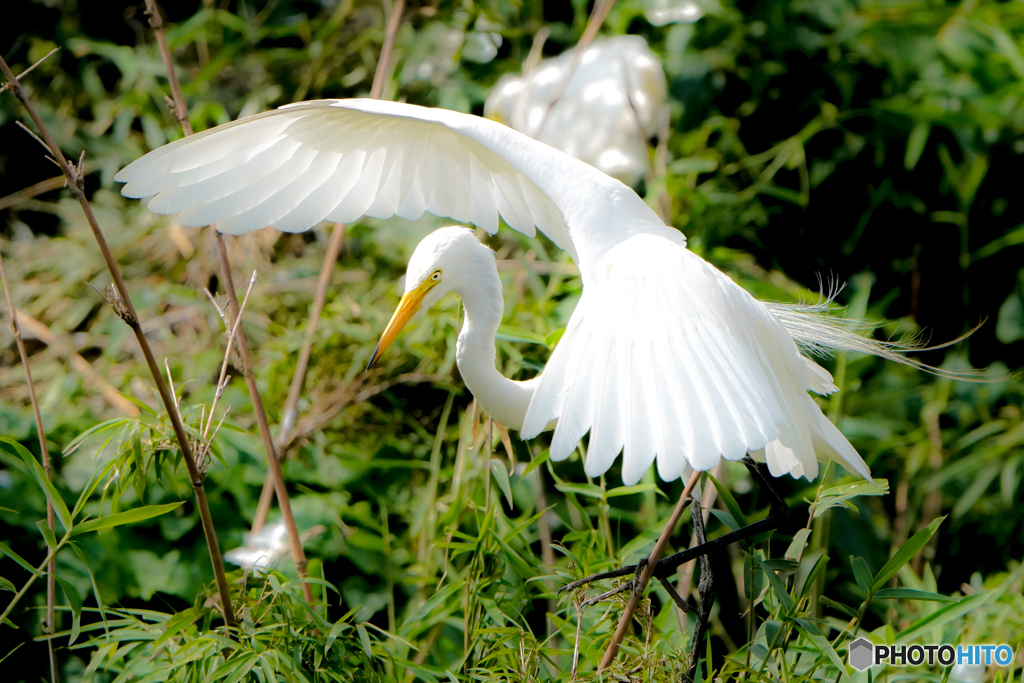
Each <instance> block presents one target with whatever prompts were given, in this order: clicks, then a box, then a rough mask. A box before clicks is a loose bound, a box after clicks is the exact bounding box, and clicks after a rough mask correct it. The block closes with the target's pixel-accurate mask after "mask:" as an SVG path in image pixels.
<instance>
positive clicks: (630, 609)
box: [597, 0, 702, 671]
mask: <svg viewBox="0 0 1024 683" xmlns="http://www.w3.org/2000/svg"><path fill="white" fill-rule="evenodd" d="M609 1H610V0H609ZM701 474H702V472H700V471H696V472H694V473H693V475H692V476H691V477H690V481H688V482H686V487H685V488H683V492H682V494H680V496H679V502H678V503H676V509H675V510H673V511H672V516H671V517H669V520H668V524H666V525H665V529H664V530H663V531H662V532H661V536H660V537H659V538H658V542H657V543H655V544H654V550H652V551H651V556H650V557H648V558H647V564H646V565H645V566H644V570H643V571H642V572H640V579H639V580H638V581H637V585H635V586H633V590H632V591H631V592H630V594H629V602H628V603H626V609H625V610H624V611H623V612H622V618H621V619H619V625H618V627H617V628H616V629H615V635H613V636H612V642H610V643H608V649H607V650H605V651H604V658H602V659H601V665H600V666H598V667H597V670H598V671H603V670H605V669H607V668H608V667H609V666H610V665H611V663H612V662H614V661H615V655H617V654H618V653H619V644H620V643H622V639H623V637H625V635H626V629H627V628H628V627H629V622H630V621H632V619H633V614H634V613H635V612H636V608H637V606H639V604H640V597H641V596H642V595H643V594H644V589H645V588H647V584H648V583H649V582H650V580H651V577H652V576H653V575H654V567H655V566H656V565H657V564H658V560H660V559H661V555H662V553H663V552H665V546H666V545H668V539H670V538H671V537H672V532H673V531H675V528H676V525H677V524H679V518H680V517H682V516H683V511H684V510H686V508H687V507H689V505H690V503H691V502H692V501H693V498H691V497H690V494H691V493H692V492H693V487H694V486H696V485H697V482H698V481H700V475H701Z"/></svg>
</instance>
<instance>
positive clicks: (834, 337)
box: [763, 294, 1001, 382]
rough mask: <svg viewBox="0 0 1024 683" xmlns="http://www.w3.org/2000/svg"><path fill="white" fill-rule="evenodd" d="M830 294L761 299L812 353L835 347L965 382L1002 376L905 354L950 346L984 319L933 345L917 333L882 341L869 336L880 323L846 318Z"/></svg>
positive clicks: (824, 352)
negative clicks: (794, 300)
mask: <svg viewBox="0 0 1024 683" xmlns="http://www.w3.org/2000/svg"><path fill="white" fill-rule="evenodd" d="M833 297H834V294H832V295H831V296H829V297H828V298H826V299H824V300H823V301H821V302H819V303H814V304H808V303H798V304H786V303H777V302H767V301H765V302H763V303H764V305H765V306H766V307H767V308H768V310H769V311H771V312H772V314H774V315H775V316H776V317H777V318H778V319H779V320H780V321H781V322H782V324H783V325H785V326H786V329H787V330H789V333H790V335H792V337H793V340H794V341H796V343H797V344H798V345H799V346H800V347H801V348H802V349H803V350H804V351H806V352H807V353H810V354H812V355H817V356H830V355H831V354H832V353H835V352H837V351H838V352H853V353H864V354H868V355H871V356H878V357H879V358H884V359H886V360H890V361H892V362H894V363H899V364H901V365H907V366H910V367H912V368H916V369H918V370H921V371H923V372H927V373H930V374H933V375H938V376H939V377H946V378H948V379H955V380H961V381H966V382H985V381H994V380H997V379H1001V377H992V376H990V375H989V374H987V373H985V372H984V371H981V370H947V369H944V368H937V367H934V366H931V365H927V364H925V363H922V362H921V361H919V360H916V359H914V358H909V357H907V356H906V355H904V354H906V353H910V352H921V351H933V350H935V349H942V348H946V347H948V346H952V345H954V344H956V343H958V342H961V341H963V340H964V339H966V338H967V337H969V336H971V335H972V334H974V332H975V330H977V329H978V328H979V327H981V326H982V325H983V324H984V321H982V322H980V323H978V325H977V326H975V327H974V328H973V329H971V330H969V331H968V332H965V333H964V334H962V335H960V336H959V337H957V338H956V339H953V340H952V341H948V342H946V343H944V344H937V345H935V346H927V345H926V344H925V343H924V342H923V341H922V340H921V338H920V337H918V336H906V337H903V338H902V339H899V340H896V341H893V340H888V341H881V340H878V339H873V338H872V337H871V334H872V333H873V332H874V331H875V330H877V329H878V328H879V327H880V326H881V323H875V322H871V321H867V320H849V319H847V318H844V317H842V316H841V315H837V314H836V312H835V311H834V310H833V309H831V308H830V307H829V304H830V303H831V302H832V298H833Z"/></svg>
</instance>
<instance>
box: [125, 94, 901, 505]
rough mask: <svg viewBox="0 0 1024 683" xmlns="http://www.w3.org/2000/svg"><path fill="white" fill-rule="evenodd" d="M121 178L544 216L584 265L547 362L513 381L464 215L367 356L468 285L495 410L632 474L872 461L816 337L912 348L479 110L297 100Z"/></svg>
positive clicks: (293, 210)
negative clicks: (758, 282)
mask: <svg viewBox="0 0 1024 683" xmlns="http://www.w3.org/2000/svg"><path fill="white" fill-rule="evenodd" d="M116 180H118V181H120V182H125V183H127V185H125V187H124V188H123V190H122V192H123V193H124V194H125V195H126V196H128V197H139V198H143V197H152V199H150V200H149V203H148V207H149V209H150V210H152V211H155V212H157V213H163V214H175V213H180V216H179V217H178V220H179V222H180V223H182V224H183V225H186V226H204V225H209V224H211V223H216V224H217V228H218V229H219V230H221V231H223V232H227V233H231V234H241V233H245V232H249V231H252V230H257V229H259V228H262V227H264V226H268V225H272V226H274V227H276V228H277V229H279V230H284V231H289V232H298V231H303V230H308V229H310V228H311V227H313V226H315V225H316V224H318V223H319V222H320V221H323V220H329V221H338V222H346V223H347V222H353V221H355V220H357V219H358V218H359V217H361V216H364V215H366V216H374V217H378V218H387V217H390V216H394V215H397V216H401V217H404V218H408V219H415V218H418V217H419V216H421V215H422V214H423V212H424V211H429V212H431V213H434V214H437V215H440V216H447V217H452V218H454V219H456V220H458V221H460V222H472V223H474V224H476V225H477V226H479V227H480V228H483V229H484V230H486V231H487V232H489V233H492V234H493V233H495V232H496V231H497V229H498V224H499V215H500V216H501V218H503V219H504V220H505V222H506V223H507V224H508V225H509V226H511V227H512V228H514V229H516V230H518V231H520V232H522V233H525V234H527V235H530V236H533V235H534V233H535V228H539V229H540V230H541V231H542V232H543V233H544V234H545V235H547V236H548V237H549V238H550V239H551V240H552V241H553V242H554V243H555V244H556V245H558V246H559V247H561V248H563V249H566V250H567V251H568V252H569V254H570V255H571V257H572V258H573V260H575V261H576V263H577V265H578V266H579V269H580V274H581V278H582V281H583V295H582V297H581V299H580V301H579V304H578V305H577V307H576V309H575V311H574V313H573V315H572V318H571V320H570V322H569V324H568V327H567V328H566V331H565V333H564V335H563V336H562V338H561V340H560V341H559V343H558V345H557V347H556V348H555V350H554V352H553V353H552V355H551V357H550V360H549V361H548V364H547V366H546V367H545V368H544V371H543V372H542V373H541V374H540V375H538V376H537V377H535V378H533V379H531V380H528V381H525V382H516V381H512V380H509V379H506V378H505V377H503V376H501V375H500V374H499V373H498V371H497V370H496V369H495V347H494V334H495V331H496V330H497V328H498V325H499V324H500V322H501V317H502V311H503V301H502V293H501V282H500V280H499V278H498V273H497V268H496V263H495V260H494V256H493V253H492V252H491V251H490V250H489V249H488V248H487V247H485V246H484V245H482V244H480V243H479V242H478V241H477V240H476V239H475V238H474V237H473V233H472V232H471V231H469V230H466V229H464V228H461V227H454V228H442V229H441V230H438V231H435V232H434V233H432V234H430V235H428V236H427V237H426V238H425V239H424V240H423V241H422V242H421V243H420V245H419V246H418V247H417V248H416V250H415V253H414V254H413V256H412V258H411V259H410V263H409V270H408V273H407V276H406V285H405V287H406V291H405V295H404V296H403V297H402V301H401V304H400V305H399V307H398V310H397V311H396V312H395V315H394V317H393V318H392V320H391V323H390V324H389V325H388V328H387V330H386V331H385V333H384V335H383V337H382V338H381V342H380V344H379V345H378V348H377V350H376V351H375V352H374V354H373V358H372V359H371V363H372V362H373V360H376V358H378V357H379V356H380V354H381V353H383V352H384V350H385V349H386V348H387V346H388V344H390V343H391V341H392V340H393V339H394V338H395V336H396V335H397V334H398V332H399V331H400V330H401V328H402V326H403V325H404V324H405V323H406V322H407V321H408V320H409V319H410V318H411V317H412V316H413V315H414V314H415V313H416V312H417V311H418V310H420V309H421V308H427V307H429V306H431V305H432V304H433V303H435V302H437V301H438V300H440V298H441V297H443V296H444V295H445V294H446V293H448V292H452V291H454V292H456V293H457V294H459V295H460V296H461V297H462V299H463V302H464V304H465V311H466V320H465V324H464V325H463V328H462V331H461V333H460V335H459V339H458V346H457V362H458V366H459V370H460V372H461V374H462V376H463V378H464V380H465V381H466V384H467V386H468V387H469V389H470V390H471V391H472V392H473V394H474V396H476V398H477V399H478V400H479V402H480V404H481V406H482V407H483V408H484V410H486V411H487V412H488V413H489V414H490V415H491V416H492V417H493V418H494V419H496V420H497V421H498V422H501V423H503V424H505V425H507V426H509V427H511V428H514V429H517V430H520V432H521V435H522V437H523V438H532V437H534V436H536V435H537V434H538V433H539V432H541V431H542V430H544V429H545V428H550V427H552V426H553V427H554V430H555V432H554V436H553V437H552V443H551V457H552V458H553V459H554V460H561V459H564V458H567V457H568V456H569V455H570V454H571V453H572V452H573V451H574V450H575V448H576V445H577V443H578V442H579V440H580V439H581V438H582V437H583V436H584V435H585V434H586V433H587V432H588V431H589V433H590V439H589V449H588V456H587V460H586V463H585V469H586V472H587V474H588V475H590V476H597V475H599V474H602V473H604V472H605V471H607V470H608V469H609V467H611V465H612V463H613V462H614V460H615V459H616V457H617V455H618V454H619V453H620V452H621V453H622V454H623V462H622V479H623V481H624V483H626V484H627V485H628V484H634V483H636V482H638V481H639V480H640V478H641V477H642V476H643V474H644V472H645V471H646V470H647V469H648V468H649V467H650V466H651V464H652V463H656V465H657V470H658V473H659V474H660V476H661V477H662V478H663V479H665V480H672V479H676V478H678V477H680V476H685V475H687V474H688V473H689V472H691V471H692V470H691V468H692V469H695V470H707V469H710V468H711V467H713V466H714V465H715V464H716V463H717V462H718V461H719V459H720V458H722V457H724V458H727V459H730V460H738V459H740V458H743V457H744V456H745V455H746V454H747V453H748V452H749V453H751V454H752V455H753V456H754V457H755V459H758V460H761V461H762V462H764V461H766V462H767V464H768V467H769V469H770V471H771V472H772V474H774V475H776V476H779V475H781V474H784V473H787V472H788V473H789V474H791V475H793V476H804V477H807V478H808V479H812V478H814V477H815V476H816V474H817V471H818V459H828V458H831V459H833V460H836V461H838V462H839V463H840V464H842V465H843V466H844V467H845V468H846V469H847V470H849V471H851V472H855V473H857V474H859V475H861V476H863V477H865V478H869V476H870V474H869V472H868V468H867V466H866V465H865V463H864V461H863V460H862V459H861V457H860V456H859V455H858V454H857V452H856V451H855V450H854V448H853V447H852V446H851V445H850V443H849V442H848V441H847V440H846V438H845V437H844V436H843V435H842V433H840V432H839V430H838V429H837V428H836V427H835V426H834V425H833V424H832V423H831V422H829V421H828V419H827V418H826V417H825V416H824V415H823V414H822V412H821V410H820V409H819V408H818V406H817V404H816V403H815V402H814V400H813V399H812V398H811V396H810V395H809V394H808V391H813V392H816V393H819V394H827V393H829V392H832V391H835V390H836V387H835V386H834V385H833V384H832V381H831V377H830V376H829V374H828V372H826V371H825V370H824V369H823V368H821V367H820V366H818V365H817V364H816V363H815V362H813V361H812V360H811V359H810V358H808V357H806V356H804V355H802V354H801V352H800V349H799V347H798V344H799V345H801V346H803V347H805V348H807V347H809V348H817V349H844V350H855V351H860V352H867V353H874V354H877V355H881V356H885V357H887V358H891V359H893V360H897V361H899V362H905V363H909V364H911V365H916V362H914V361H909V360H907V359H905V358H902V357H901V356H899V355H898V354H897V353H894V351H893V348H892V345H887V344H885V343H881V342H876V341H873V340H871V339H867V338H864V337H862V336H859V335H858V334H856V333H854V331H851V330H850V329H849V328H848V327H846V326H845V324H844V322H843V321H842V320H841V319H836V318H834V317H830V316H822V315H820V314H819V312H818V311H817V310H816V309H814V308H813V307H799V306H785V305H779V304H774V305H773V304H766V303H763V302H760V301H757V300H756V299H754V298H753V297H752V296H751V295H750V294H748V293H747V292H746V291H745V290H743V289H742V288H741V287H739V286H738V285H737V284H735V283H734V282H733V281H732V280H731V279H729V277H727V276H726V275H724V274H723V273H721V272H720V271H718V270H717V269H715V268H714V267H713V266H711V265H710V264H709V263H707V262H706V261H704V260H703V259H702V258H700V257H699V256H697V255H696V254H694V253H693V252H691V251H689V250H687V249H686V240H685V238H684V237H683V235H682V233H680V232H679V231H677V230H675V229H674V228H671V227H667V226H666V225H665V224H664V223H663V222H662V220H661V219H659V218H658V216H657V215H656V214H655V213H654V212H653V211H652V210H651V209H650V208H649V207H648V206H647V205H646V204H645V203H644V202H643V200H642V199H640V197H639V196H637V194H636V193H635V192H633V190H631V189H629V188H628V187H626V186H625V185H623V184H622V183H621V182H619V181H618V180H615V179H613V178H611V177H609V176H607V175H605V174H604V173H602V172H601V171H599V170H597V169H595V168H594V167H592V166H590V165H588V164H586V163H583V162H581V161H578V160H577V159H574V158H572V157H570V156H568V155H566V154H564V153H562V152H559V151H558V150H555V149H553V148H551V147H549V146H547V145H545V144H543V143H541V142H538V141H536V140H533V139H531V138H529V137H527V136H525V135H523V134H520V133H518V132H516V131H514V130H512V129H510V128H508V127H506V126H504V125H501V124H499V123H496V122H494V121H490V120H487V119H483V118H479V117H476V116H470V115H467V114H461V113H457V112H452V111H446V110H442V109H430V108H424V107H418V106H415V105H409V104H402V103H397V102H384V101H377V100H331V101H316V102H302V103H298V104H294V105H288V106H285V107H282V108H281V109H278V110H276V111H270V112H265V113H263V114H259V115H256V116H252V117H249V118H247V119H242V120H239V121H235V122H232V123H229V124H225V125H222V126H218V127H217V128H214V129H211V130H208V131H205V132H202V133H198V134H196V135H193V136H191V137H188V138H185V139H182V140H178V141H176V142H173V143H170V144H168V145H165V146H164V147H161V148H160V149H157V150H155V151H153V152H150V153H149V154H147V155H146V156H144V157H142V158H141V159H139V160H137V161H135V162H133V163H132V164H130V165H129V166H127V167H126V168H124V169H123V170H122V171H121V172H120V173H118V174H117V176H116Z"/></svg>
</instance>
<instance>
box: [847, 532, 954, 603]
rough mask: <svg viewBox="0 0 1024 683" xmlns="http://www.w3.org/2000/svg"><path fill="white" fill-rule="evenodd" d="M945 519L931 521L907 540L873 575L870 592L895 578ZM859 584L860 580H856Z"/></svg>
mask: <svg viewBox="0 0 1024 683" xmlns="http://www.w3.org/2000/svg"><path fill="white" fill-rule="evenodd" d="M944 519H946V518H945V517H939V518H938V519H935V520H933V521H932V523H931V524H929V525H928V526H926V527H925V528H923V529H921V530H920V531H918V532H917V533H916V534H914V535H913V536H911V537H910V538H909V539H907V542H906V543H904V544H903V545H902V546H900V549H899V550H897V551H896V554H895V555H893V556H892V558H891V559H890V560H889V561H888V562H886V563H885V566H884V567H882V568H881V569H880V570H878V574H876V575H875V581H874V583H873V584H871V590H872V591H876V590H878V589H879V588H881V587H882V586H884V585H885V584H886V582H887V581H888V580H889V579H891V578H892V577H893V576H895V574H896V572H898V571H899V570H900V569H901V568H902V567H903V565H905V564H906V563H907V562H910V560H911V558H912V557H914V555H916V554H917V553H918V551H919V550H921V548H923V547H925V545H927V544H928V541H929V540H931V537H932V535H933V534H935V531H936V529H938V528H939V525H940V524H942V521H943V520H944ZM857 582H858V583H860V579H858V580H857Z"/></svg>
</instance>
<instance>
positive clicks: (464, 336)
mask: <svg viewBox="0 0 1024 683" xmlns="http://www.w3.org/2000/svg"><path fill="white" fill-rule="evenodd" d="M474 270H475V272H474V277H473V278H472V284H471V285H468V286H466V287H460V288H457V289H456V290H455V293H456V294H458V295H459V296H460V297H462V302H463V305H464V306H465V307H466V321H465V324H463V326H462V332H460V333H459V341H458V343H457V344H456V347H455V361H456V363H458V366H459V372H461V373H462V379H463V380H464V381H465V382H466V386H467V387H469V390H470V391H471V392H472V393H473V396H475V397H476V400H477V401H479V402H480V405H481V406H482V407H483V409H484V410H485V411H487V414H488V415H490V416H491V417H492V418H494V420H496V421H497V422H499V423H501V424H503V425H505V426H506V427H509V428H510V429H515V430H516V431H518V430H519V429H521V428H522V426H523V418H524V417H526V409H527V407H528V406H529V405H530V399H531V398H533V391H534V387H535V385H536V379H531V380H527V381H525V382H516V381H514V380H510V379H508V378H506V377H504V376H503V375H502V374H501V373H499V372H498V371H497V369H495V367H494V363H495V360H496V359H495V350H494V335H495V334H496V333H497V331H498V325H500V324H501V315H502V312H503V311H504V310H505V302H504V299H503V297H502V295H501V280H500V279H499V278H498V268H497V265H496V264H495V262H494V257H493V255H492V254H491V252H490V251H489V250H488V251H487V252H486V256H485V258H481V259H480V263H479V267H478V268H476V269H474Z"/></svg>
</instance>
